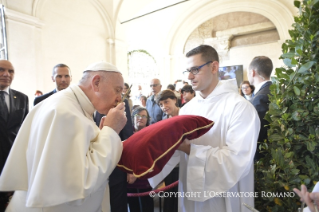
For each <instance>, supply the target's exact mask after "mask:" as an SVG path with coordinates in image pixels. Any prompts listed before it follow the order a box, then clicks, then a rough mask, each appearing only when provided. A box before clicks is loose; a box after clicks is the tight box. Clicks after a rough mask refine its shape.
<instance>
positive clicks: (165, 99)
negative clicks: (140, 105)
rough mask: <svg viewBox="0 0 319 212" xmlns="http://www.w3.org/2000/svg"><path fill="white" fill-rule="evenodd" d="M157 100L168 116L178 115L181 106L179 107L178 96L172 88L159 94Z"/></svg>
mask: <svg viewBox="0 0 319 212" xmlns="http://www.w3.org/2000/svg"><path fill="white" fill-rule="evenodd" d="M155 102H156V103H157V104H158V105H159V106H160V108H161V109H162V111H163V112H164V113H165V114H166V118H164V119H167V118H171V117H174V116H177V115H178V113H179V109H180V108H179V107H177V104H178V102H177V97H176V96H175V93H174V92H173V91H171V90H164V91H162V92H160V93H159V94H157V96H156V97H155Z"/></svg>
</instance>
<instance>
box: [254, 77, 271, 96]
mask: <svg viewBox="0 0 319 212" xmlns="http://www.w3.org/2000/svg"><path fill="white" fill-rule="evenodd" d="M267 82H271V80H266V81H263V82H261V83H259V84H258V85H256V86H255V90H254V95H256V94H257V93H258V91H259V90H260V89H261V87H262V86H263V85H264V84H266V83H267Z"/></svg>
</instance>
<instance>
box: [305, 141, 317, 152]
mask: <svg viewBox="0 0 319 212" xmlns="http://www.w3.org/2000/svg"><path fill="white" fill-rule="evenodd" d="M306 144H307V150H308V151H310V152H313V151H314V150H315V148H316V146H317V144H316V142H314V141H308V142H306Z"/></svg>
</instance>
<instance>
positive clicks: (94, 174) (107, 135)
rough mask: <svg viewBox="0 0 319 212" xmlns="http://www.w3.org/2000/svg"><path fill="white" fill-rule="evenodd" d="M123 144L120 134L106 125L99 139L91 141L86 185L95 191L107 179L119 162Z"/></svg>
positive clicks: (87, 155) (87, 158)
mask: <svg viewBox="0 0 319 212" xmlns="http://www.w3.org/2000/svg"><path fill="white" fill-rule="evenodd" d="M122 150H123V146H122V142H121V139H120V137H119V135H118V134H117V133H116V132H115V131H114V130H113V129H112V128H110V127H107V126H104V127H103V128H102V130H101V131H100V133H99V135H98V137H97V139H96V140H95V141H94V142H90V145H89V150H88V151H87V154H86V167H85V172H86V173H85V174H86V175H85V177H86V179H85V182H84V187H85V188H90V189H89V190H90V193H93V192H95V191H96V190H97V189H99V188H100V187H101V185H102V184H103V183H104V182H105V181H106V180H107V178H108V177H109V176H110V174H111V173H112V171H113V170H114V168H115V166H116V164H117V163H118V162H119V160H120V157H121V154H122Z"/></svg>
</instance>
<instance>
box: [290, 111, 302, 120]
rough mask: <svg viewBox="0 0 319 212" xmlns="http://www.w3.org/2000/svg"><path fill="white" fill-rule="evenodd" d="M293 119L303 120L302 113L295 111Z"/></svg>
mask: <svg viewBox="0 0 319 212" xmlns="http://www.w3.org/2000/svg"><path fill="white" fill-rule="evenodd" d="M291 117H292V119H293V120H295V121H300V120H301V114H300V112H299V111H295V112H293V113H292V115H291Z"/></svg>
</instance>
